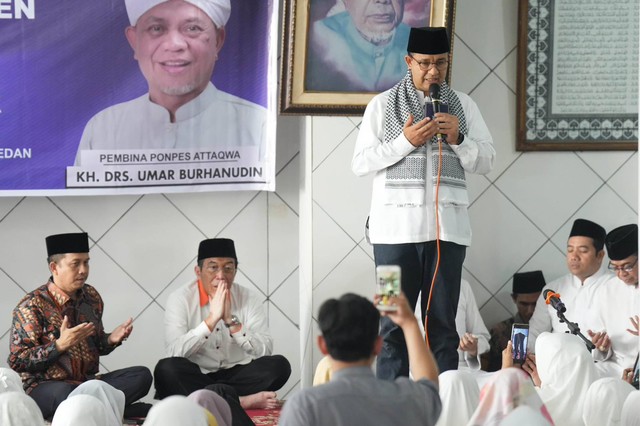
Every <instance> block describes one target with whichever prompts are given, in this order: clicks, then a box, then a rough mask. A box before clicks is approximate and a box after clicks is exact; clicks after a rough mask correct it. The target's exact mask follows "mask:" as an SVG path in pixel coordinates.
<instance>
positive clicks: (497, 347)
mask: <svg viewBox="0 0 640 426" xmlns="http://www.w3.org/2000/svg"><path fill="white" fill-rule="evenodd" d="M544 286H545V280H544V274H543V273H542V271H528V272H518V273H516V274H513V280H512V284H511V300H513V303H515V305H516V308H517V312H516V314H515V315H514V316H513V317H511V318H509V319H506V320H504V321H502V322H499V323H498V324H496V325H494V326H493V327H492V328H491V339H490V340H489V346H490V349H489V352H487V353H486V354H485V356H483V359H482V365H483V369H485V370H487V371H498V370H499V369H500V368H501V365H502V351H503V350H504V348H505V347H506V346H507V342H508V341H509V340H510V339H511V334H512V328H513V325H514V324H515V323H518V324H529V320H530V319H531V316H532V315H533V312H534V310H535V308H536V304H537V302H538V298H539V297H540V292H541V291H542V288H543V287H544Z"/></svg>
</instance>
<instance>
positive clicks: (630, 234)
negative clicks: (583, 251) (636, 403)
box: [588, 224, 640, 377]
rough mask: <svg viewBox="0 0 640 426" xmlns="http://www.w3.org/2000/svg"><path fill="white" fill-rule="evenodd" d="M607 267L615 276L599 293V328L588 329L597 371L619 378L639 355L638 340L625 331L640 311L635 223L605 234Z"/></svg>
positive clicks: (597, 308)
mask: <svg viewBox="0 0 640 426" xmlns="http://www.w3.org/2000/svg"><path fill="white" fill-rule="evenodd" d="M605 244H606V246H607V254H608V255H609V259H611V261H610V262H609V269H610V270H612V271H615V272H616V275H617V277H616V278H614V279H612V280H611V281H609V282H607V283H606V284H605V285H603V286H602V288H601V289H600V291H599V292H598V298H597V301H598V304H597V305H596V312H597V314H598V316H599V320H600V322H601V323H600V324H599V325H600V327H598V328H595V329H593V330H588V333H589V336H591V341H592V343H593V344H594V345H595V346H596V349H594V351H593V356H594V359H595V360H596V361H598V362H597V363H596V367H598V370H599V371H600V373H601V374H602V375H604V376H609V377H621V375H622V372H623V370H624V369H627V368H632V367H633V364H634V362H635V360H636V357H637V356H638V348H639V346H640V340H639V338H638V336H636V335H634V334H632V332H631V331H629V330H627V329H628V328H629V327H630V325H631V321H630V319H631V318H635V316H636V315H638V314H639V313H640V293H639V292H638V225H636V224H629V225H624V226H621V227H619V228H616V229H614V230H613V231H611V232H609V233H608V234H607V237H606V239H605Z"/></svg>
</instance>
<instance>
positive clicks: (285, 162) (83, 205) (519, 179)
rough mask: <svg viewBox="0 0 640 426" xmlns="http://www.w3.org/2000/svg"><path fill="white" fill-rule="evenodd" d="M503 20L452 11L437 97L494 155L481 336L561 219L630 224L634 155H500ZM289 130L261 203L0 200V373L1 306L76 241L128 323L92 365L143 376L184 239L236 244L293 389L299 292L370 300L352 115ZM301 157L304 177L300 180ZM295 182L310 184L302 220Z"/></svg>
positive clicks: (559, 266) (496, 2)
mask: <svg viewBox="0 0 640 426" xmlns="http://www.w3.org/2000/svg"><path fill="white" fill-rule="evenodd" d="M516 12H517V2H515V1H513V0H485V1H483V2H477V1H474V0H458V9H457V19H456V38H455V48H454V62H453V81H452V83H453V87H454V88H456V89H458V90H461V91H464V92H467V93H469V94H470V95H471V96H472V97H473V98H474V99H475V100H476V102H477V103H478V105H479V106H480V109H481V111H482V113H483V115H484V117H485V120H486V122H487V124H488V125H489V128H490V129H491V131H492V134H493V137H494V141H495V146H496V150H497V153H498V160H497V163H496V167H495V169H494V171H493V172H491V173H490V174H489V175H487V176H470V177H469V187H470V189H469V192H470V198H471V200H472V204H471V207H470V212H471V220H472V226H473V232H474V240H473V244H472V246H471V247H470V249H469V250H468V252H467V260H466V262H465V271H464V275H465V277H466V278H467V279H468V280H469V281H470V282H471V284H472V286H473V288H474V292H475V295H476V298H477V300H478V304H479V306H481V312H482V314H483V316H484V318H485V321H486V322H487V325H492V324H493V323H494V322H496V321H498V320H502V319H503V318H504V317H506V316H508V315H509V313H510V311H511V310H512V309H513V307H512V305H511V302H510V300H509V297H508V293H509V290H510V286H511V282H510V277H511V276H512V275H513V273H514V272H517V271H525V270H531V269H542V270H543V271H544V273H545V277H546V278H547V280H548V281H549V280H551V279H553V278H555V277H557V276H559V275H561V274H563V273H564V272H565V266H564V256H563V248H564V245H565V243H566V236H567V234H568V231H569V227H570V226H571V222H572V221H573V219H574V218H576V217H586V218H590V219H593V220H595V221H597V222H599V223H601V224H602V225H603V226H605V228H607V229H611V228H613V227H615V226H617V225H621V224H624V223H629V222H633V221H636V220H637V210H638V208H637V205H638V199H637V183H638V178H637V169H638V168H637V154H636V153H635V152H591V153H587V152H543V153H520V152H516V151H515V82H516V23H517V13H516ZM305 122H306V120H305V119H304V118H303V117H280V119H279V123H278V125H279V128H278V159H277V164H278V166H277V173H278V175H277V183H276V185H277V190H276V192H275V193H256V192H234V193H209V194H206V193H205V194H189V195H176V194H168V195H145V196H109V197H59V198H46V197H27V198H15V197H12V198H0V288H1V289H2V290H3V297H2V298H0V365H5V362H6V358H7V355H8V351H9V334H8V332H9V328H10V325H11V324H10V322H11V310H12V309H13V307H14V306H15V304H16V303H17V301H18V300H19V299H20V298H21V297H22V296H23V295H24V294H25V293H26V292H28V291H31V290H32V289H34V288H36V287H37V286H39V285H41V284H43V283H44V282H45V281H46V280H47V278H48V273H47V269H46V262H45V257H46V250H45V244H44V238H45V237H46V236H47V235H49V234H54V233H61V232H76V231H80V230H83V231H87V232H88V233H89V235H90V237H91V239H92V241H93V243H95V244H94V245H93V246H92V249H91V256H92V260H91V264H92V269H91V276H90V279H89V282H90V283H92V284H93V285H95V286H96V287H97V288H98V290H99V291H100V292H101V294H102V296H103V298H104V300H105V316H104V322H105V327H106V328H107V329H111V328H113V327H115V326H116V325H118V324H119V323H120V322H122V321H124V319H125V318H127V317H128V316H133V317H134V318H135V324H134V332H133V334H132V336H131V338H129V340H128V341H127V342H126V343H125V345H123V347H121V348H119V349H117V350H116V351H115V352H114V353H112V354H111V355H109V356H107V357H104V358H103V359H102V366H103V368H104V369H105V370H111V369H115V368H120V367H124V366H129V365H139V364H142V365H147V366H148V367H149V368H151V369H153V367H154V365H155V363H156V361H157V360H158V359H160V358H162V357H163V356H164V352H163V341H162V339H163V330H162V315H163V307H164V305H165V302H166V297H167V295H168V293H169V292H170V291H171V290H173V289H174V288H176V286H179V285H180V284H182V283H184V282H187V281H188V280H190V279H191V278H192V277H193V266H194V264H195V257H196V252H197V245H198V243H199V241H200V240H202V239H204V238H211V237H215V236H225V237H230V238H234V239H235V240H236V246H237V250H238V256H239V260H240V273H239V274H238V277H237V282H239V283H241V284H244V285H246V286H249V287H252V288H253V289H255V290H256V291H259V292H261V293H262V295H263V297H264V299H265V306H266V308H267V310H268V314H269V323H270V327H271V330H272V332H273V335H274V339H275V350H276V352H278V353H282V354H284V355H286V356H287V357H288V358H289V359H290V361H291V363H292V366H293V369H294V372H293V374H292V378H291V379H290V380H289V382H288V383H287V385H286V386H285V389H284V390H283V391H281V392H280V395H281V396H286V394H287V393H288V392H289V391H290V390H291V389H295V388H296V387H297V386H298V383H299V381H300V372H299V368H300V367H299V366H300V343H299V342H300V340H301V336H300V331H299V324H300V323H301V318H300V309H301V308H300V300H299V287H300V286H305V287H304V289H305V290H309V291H312V302H311V304H312V308H313V313H314V314H315V313H316V312H317V307H318V306H319V304H320V303H321V302H322V301H323V300H324V299H326V298H328V297H335V296H339V295H340V294H342V293H344V292H346V291H355V292H359V293H362V294H365V295H368V296H370V295H371V291H372V289H373V272H374V266H373V265H374V263H373V256H372V252H371V249H370V247H369V246H368V245H367V244H366V242H364V241H363V228H364V221H365V218H366V216H367V211H368V207H369V198H370V191H371V187H370V178H357V177H355V176H354V175H353V174H352V173H351V171H350V161H351V155H352V151H353V145H354V141H355V137H356V135H357V131H358V129H357V127H358V124H359V122H360V119H359V117H350V118H345V117H314V118H312V119H310V120H308V122H309V125H310V128H309V129H308V130H309V134H310V136H309V137H308V138H305V127H304V126H305ZM305 140H306V143H307V144H308V145H307V148H308V149H307V151H306V152H308V154H304V153H305V151H304V150H303V155H305V158H304V159H303V158H301V155H300V146H302V145H301V144H304V143H305ZM306 155H309V157H308V158H307V157H306ZM305 159H306V160H309V164H310V167H311V170H301V166H302V165H304V164H305V163H304V160H305ZM302 172H307V175H308V176H310V177H311V181H310V185H309V187H307V188H305V191H309V193H310V194H311V198H310V201H309V202H308V203H307V204H305V205H304V208H303V209H301V208H300V205H299V193H300V190H301V188H302V185H303V184H302V183H301V178H300V175H301V173H302ZM306 209H308V210H309V211H310V213H309V214H308V215H307V216H306V217H305V218H304V219H305V220H304V221H303V223H304V224H305V226H307V225H306V224H307V223H308V224H310V225H309V227H310V228H311V229H304V231H305V232H303V233H302V235H303V236H305V235H306V232H307V231H308V233H309V234H310V235H312V241H311V244H312V248H313V249H312V259H313V260H312V262H310V265H306V267H307V268H311V269H310V270H311V271H312V276H313V279H312V281H311V282H302V283H300V282H299V281H300V280H299V277H298V271H299V269H298V247H299V237H298V235H299V231H298V224H299V214H300V212H301V211H307V210H306ZM305 214H306V213H305ZM305 238H306V237H305ZM303 242H304V243H306V240H304V241H303ZM303 246H304V245H303ZM305 303H306V301H305ZM302 310H303V311H304V306H303V309H302ZM302 322H303V323H304V321H302ZM313 323H314V322H313ZM309 337H310V336H309V335H308V332H305V333H303V336H302V340H303V341H304V342H305V346H304V348H305V350H309V351H312V352H313V353H315V354H316V355H317V352H315V349H312V347H313V345H312V344H311V342H312V341H315V340H314V339H311V338H309ZM314 358H315V359H314V360H313V362H314V364H313V365H315V362H317V356H314Z"/></svg>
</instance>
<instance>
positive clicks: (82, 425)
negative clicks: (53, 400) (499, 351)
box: [51, 395, 113, 426]
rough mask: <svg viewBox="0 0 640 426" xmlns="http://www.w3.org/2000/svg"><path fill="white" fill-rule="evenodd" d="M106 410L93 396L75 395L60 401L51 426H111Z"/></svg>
mask: <svg viewBox="0 0 640 426" xmlns="http://www.w3.org/2000/svg"><path fill="white" fill-rule="evenodd" d="M112 424H113V423H111V422H110V421H109V416H108V414H107V408H106V407H105V406H104V404H103V403H102V401H100V400H99V399H98V398H96V397H95V396H91V395H75V396H69V397H68V398H67V399H65V400H64V401H62V403H60V405H58V408H57V409H56V413H55V414H54V415H53V420H52V421H51V426H112Z"/></svg>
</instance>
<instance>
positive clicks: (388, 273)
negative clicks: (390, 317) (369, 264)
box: [376, 265, 400, 311]
mask: <svg viewBox="0 0 640 426" xmlns="http://www.w3.org/2000/svg"><path fill="white" fill-rule="evenodd" d="M376 295H377V296H378V298H377V299H378V302H377V303H376V308H378V310H380V311H395V310H397V307H396V306H394V305H392V304H391V298H392V297H394V296H399V295H400V267H399V266H398V265H379V266H378V267H376Z"/></svg>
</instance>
